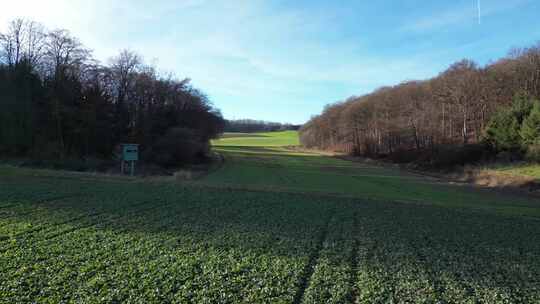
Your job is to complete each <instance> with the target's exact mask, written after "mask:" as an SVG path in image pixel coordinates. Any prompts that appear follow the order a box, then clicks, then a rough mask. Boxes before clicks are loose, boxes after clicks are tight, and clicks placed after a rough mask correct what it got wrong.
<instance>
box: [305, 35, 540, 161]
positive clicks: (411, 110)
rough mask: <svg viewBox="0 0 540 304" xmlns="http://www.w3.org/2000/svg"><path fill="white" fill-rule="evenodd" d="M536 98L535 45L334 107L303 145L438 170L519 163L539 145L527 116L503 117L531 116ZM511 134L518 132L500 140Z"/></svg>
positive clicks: (539, 55)
mask: <svg viewBox="0 0 540 304" xmlns="http://www.w3.org/2000/svg"><path fill="white" fill-rule="evenodd" d="M539 97H540V43H537V44H536V45H534V46H532V47H528V48H521V49H513V50H511V51H510V52H509V53H508V56H506V57H505V58H502V59H500V60H498V61H496V62H493V63H490V64H487V65H486V66H479V65H478V64H476V63H475V62H473V61H471V60H466V59H465V60H461V61H459V62H456V63H454V64H452V65H451V66H450V67H449V68H448V69H447V70H446V71H443V72H442V73H440V74H439V75H438V76H436V77H434V78H432V79H428V80H423V81H407V82H404V83H401V84H398V85H395V86H391V87H382V88H380V89H377V90H375V91H374V92H372V93H370V94H366V95H363V96H354V97H350V98H349V99H347V100H345V101H342V102H337V103H334V104H330V105H328V106H326V107H325V109H324V110H323V112H322V113H321V114H320V115H317V116H314V117H312V119H311V120H310V121H309V122H307V123H306V124H305V125H304V126H303V127H302V129H301V130H300V136H301V142H302V144H303V145H304V146H307V147H310V148H318V149H325V150H334V151H342V152H347V153H351V154H355V155H362V156H369V157H384V158H389V159H391V160H393V161H395V162H420V163H426V164H427V163H430V164H435V165H454V164H464V163H467V162H471V161H472V162H474V161H479V160H483V159H485V158H490V157H496V156H497V155H499V156H501V155H506V158H520V157H523V156H525V155H526V154H527V153H528V152H533V151H535V150H536V151H538V150H540V149H538V148H537V147H538V141H537V140H532V141H531V140H527V139H526V138H522V137H521V135H520V134H523V132H521V133H520V130H519V129H521V128H522V126H521V124H522V123H523V121H524V120H525V117H523V115H521V116H520V115H519V114H518V115H517V116H516V115H514V116H516V117H509V116H505V115H503V114H501V113H505V112H512V111H511V110H510V109H511V107H513V108H516V105H515V104H516V103H518V104H519V103H520V102H524V103H525V109H526V110H525V112H527V111H528V112H530V111H532V109H534V108H537V107H535V106H533V105H534V103H535V99H538V98H539ZM513 105H514V106H513ZM517 107H519V105H517ZM514 112H515V111H514ZM528 112H527V113H525V114H527V115H528ZM522 114H523V113H522ZM531 115H532V114H531ZM535 115H536V114H535ZM510 116H512V115H510ZM505 119H506V120H505ZM514 120H515V121H514ZM533 120H534V118H531V119H529V120H528V121H529V124H531V123H532V122H533ZM507 128H512V129H513V131H512V132H513V134H510V135H508V134H500V132H503V133H504V132H505V131H504V130H505V129H507ZM532 128H533V129H534V128H535V126H532ZM536 128H537V129H540V125H538V126H536ZM497 132H499V133H497ZM533 133H534V132H533ZM505 136H506V137H507V138H505ZM508 136H510V137H512V136H513V138H510V139H509V138H508ZM529 137H530V136H529ZM501 140H502V141H503V142H498V141H501ZM508 141H510V142H512V143H511V144H510V145H508V144H506V142H508Z"/></svg>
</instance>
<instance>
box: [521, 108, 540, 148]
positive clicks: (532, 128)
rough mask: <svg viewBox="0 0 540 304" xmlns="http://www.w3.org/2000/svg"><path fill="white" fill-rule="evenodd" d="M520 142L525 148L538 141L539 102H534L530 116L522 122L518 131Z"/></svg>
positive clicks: (539, 139)
mask: <svg viewBox="0 0 540 304" xmlns="http://www.w3.org/2000/svg"><path fill="white" fill-rule="evenodd" d="M520 136H521V139H522V142H523V144H524V145H526V146H530V145H533V144H538V143H539V141H540V102H538V101H534V106H533V108H532V110H531V112H530V114H529V115H528V116H527V117H526V118H525V120H523V124H522V126H521V130H520Z"/></svg>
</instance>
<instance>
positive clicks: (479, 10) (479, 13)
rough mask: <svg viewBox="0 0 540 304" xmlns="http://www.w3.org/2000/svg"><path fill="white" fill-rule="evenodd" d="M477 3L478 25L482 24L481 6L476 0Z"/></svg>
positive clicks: (478, 0)
mask: <svg viewBox="0 0 540 304" xmlns="http://www.w3.org/2000/svg"><path fill="white" fill-rule="evenodd" d="M477 3H478V25H481V24H482V6H481V3H480V0H477Z"/></svg>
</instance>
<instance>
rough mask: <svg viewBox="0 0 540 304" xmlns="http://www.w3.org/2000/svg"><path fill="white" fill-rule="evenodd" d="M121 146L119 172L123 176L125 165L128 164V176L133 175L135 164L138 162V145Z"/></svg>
mask: <svg viewBox="0 0 540 304" xmlns="http://www.w3.org/2000/svg"><path fill="white" fill-rule="evenodd" d="M121 146H122V163H121V166H120V170H121V171H122V174H124V167H125V164H126V163H129V164H130V175H131V176H133V175H135V162H136V161H138V160H139V145H138V144H121Z"/></svg>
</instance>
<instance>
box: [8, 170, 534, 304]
mask: <svg viewBox="0 0 540 304" xmlns="http://www.w3.org/2000/svg"><path fill="white" fill-rule="evenodd" d="M0 181H1V182H2V183H1V184H2V185H3V187H1V188H0V197H1V198H2V199H1V200H0V233H1V235H0V244H1V247H0V248H2V252H4V253H6V254H7V256H6V257H8V258H9V255H10V250H14V248H18V251H17V252H20V250H22V251H23V252H24V251H25V250H26V249H27V250H29V251H28V254H30V253H31V252H32V251H31V249H32V248H36V247H43V248H44V252H47V251H48V250H47V248H48V247H51V248H53V247H54V248H58V247H59V246H60V248H64V251H63V257H62V258H63V259H68V260H69V257H70V251H69V250H70V249H69V248H71V247H73V246H74V245H73V244H74V243H77V244H88V248H89V249H88V250H90V248H92V249H91V250H98V251H99V250H103V251H106V250H120V249H121V250H124V251H126V250H127V252H132V253H130V254H128V255H127V256H126V257H125V259H126V260H123V261H114V262H113V263H111V262H110V261H108V262H107V263H109V264H108V265H109V266H107V267H112V268H114V267H115V264H114V263H131V262H130V261H131V260H130V259H131V258H133V259H134V260H133V263H135V260H137V261H138V263H140V261H145V259H150V260H149V261H147V262H151V261H154V260H159V258H160V256H162V255H165V256H168V255H170V256H171V257H172V259H173V262H174V261H177V260H181V259H182V258H183V256H189V255H192V254H196V255H201V256H202V257H205V256H208V257H210V256H212V257H214V258H215V257H216V256H221V258H220V259H219V260H212V259H210V258H208V259H206V258H203V259H202V262H201V263H203V264H205V263H208V264H209V265H210V264H212V265H214V264H215V265H214V266H212V267H217V268H216V271H221V270H223V269H228V268H229V267H233V268H234V267H235V266H234V265H236V264H235V263H243V265H244V267H245V270H244V271H246V272H247V273H250V274H252V275H256V274H257V273H259V272H274V271H275V272H277V273H276V274H275V276H276V277H277V278H278V279H285V277H284V276H283V275H284V274H283V273H279V271H283V269H281V268H279V267H278V266H276V265H278V264H274V263H273V261H274V262H275V263H277V262H278V261H279V263H285V264H286V265H289V264H290V267H291V268H290V271H293V272H294V271H296V275H299V276H301V275H302V270H301V269H303V267H304V266H301V265H303V264H302V263H303V262H305V261H307V260H308V257H309V256H312V255H313V251H314V250H325V252H330V255H329V257H331V258H330V259H329V263H331V265H333V267H336V269H340V268H339V267H351V266H352V265H354V266H356V267H357V269H356V271H357V273H356V274H355V279H350V280H352V281H354V282H357V284H358V286H359V292H362V288H368V287H369V288H371V289H377V290H380V291H381V295H380V296H381V297H383V298H382V299H384V300H390V299H401V300H404V299H407V297H409V298H410V299H412V300H414V299H418V297H420V296H422V295H430V296H433V297H435V298H437V299H440V298H441V297H450V296H455V297H458V300H459V301H462V300H463V301H464V300H467V299H484V300H487V299H490V297H491V296H496V295H497V294H499V295H500V296H505V297H507V298H509V299H510V300H511V302H512V301H514V302H520V301H522V300H523V299H528V298H523V297H526V296H529V297H531V298H530V299H533V298H534V299H538V297H540V295H539V293H538V290H537V289H534V288H535V286H537V285H536V284H537V283H538V282H535V281H534V280H535V279H534V278H539V277H540V256H539V255H538V252H540V221H538V220H537V219H526V218H520V217H507V216H499V215H494V214H487V213H480V212H473V211H470V210H457V209H450V208H438V207H433V206H420V205H407V204H398V203H382V202H363V201H359V200H352V199H331V198H328V197H325V198H322V197H317V196H312V195H301V194H287V193H271V192H266V193H263V192H249V191H232V190H227V189H208V188H204V187H193V188H191V187H181V186H178V185H177V184H172V183H170V184H163V183H162V184H157V183H156V184H151V183H142V182H137V183H133V182H131V183H129V182H119V183H108V182H98V181H82V180H77V179H72V180H66V179H58V180H55V179H51V178H47V179H45V178H40V177H36V176H20V178H14V177H13V176H12V177H10V178H9V179H8V178H3V177H0ZM352 217H354V218H352ZM327 223H330V224H328V225H327ZM26 224H30V225H26ZM96 235H102V237H96ZM321 236H325V237H326V238H323V239H321ZM126 239H127V240H128V243H127V244H126V245H124V246H120V247H115V246H111V244H114V243H115V242H119V241H120V240H122V241H124V240H126ZM14 240H17V242H16V243H14V242H13V241H14ZM91 242H92V244H91V245H92V246H90V243H91ZM96 242H97V243H98V244H99V242H101V243H103V246H102V247H101V246H95V245H96ZM13 244H16V245H13ZM130 244H131V245H130ZM105 245H106V246H105ZM143 245H144V246H146V247H141V248H144V249H141V250H138V249H137V246H143ZM78 246H80V245H78ZM25 248H26V249H25ZM114 248H116V249H114ZM152 248H158V249H159V250H160V252H162V253H161V254H160V255H159V256H156V255H154V254H149V251H152V250H153V249H152ZM145 250H148V252H147V251H145ZM124 251H122V252H118V254H119V256H120V255H121V254H124ZM13 252H15V251H13ZM72 254H79V253H78V252H74V253H72ZM102 254H105V253H102ZM351 254H352V256H353V257H351ZM107 255H111V253H110V252H109V253H107ZM115 255H116V254H115V253H112V256H115ZM98 256H99V254H98ZM317 256H320V254H318V255H317ZM323 256H324V255H323ZM135 257H136V258H137V259H135ZM29 258H30V259H32V257H31V256H30V257H29ZM38 258H39V259H43V257H36V259H38ZM60 258H61V257H58V256H55V255H51V256H50V257H48V259H51V260H56V259H60ZM299 259H300V260H299ZM22 260H23V259H21V261H22ZM299 261H302V263H301V264H298V262H299ZM313 262H314V263H319V260H318V259H315V260H314V261H313ZM21 263H22V262H21ZM169 263H172V262H171V261H169ZM49 264H50V265H55V264H54V263H52V262H51V261H49ZM216 265H217V266H216ZM263 265H266V266H263ZM299 265H300V266H299ZM18 266H19V267H22V266H24V265H18ZM51 267H52V266H51ZM63 267H74V269H73V271H74V272H77V271H78V269H76V267H77V264H73V265H70V264H68V266H63ZM162 267H163V271H164V272H169V271H173V270H168V268H167V267H168V265H163V266H162ZM193 267H195V268H196V267H200V265H194V266H193ZM14 269H16V268H14ZM280 269H281V270H280ZM0 270H2V272H4V273H5V272H11V271H14V270H13V269H11V270H10V269H0ZM50 275H54V273H51V274H50ZM170 275H175V274H174V273H171V274H170ZM216 275H217V276H218V277H219V274H218V273H216V274H214V275H210V274H206V275H205V274H200V275H199V276H202V279H203V281H204V280H211V279H212V278H213V280H215V276H216ZM236 275H237V276H239V277H240V276H242V275H245V273H244V274H242V273H237V274H236ZM199 279H201V278H199ZM222 279H224V278H222ZM229 279H230V277H229V278H228V279H227V280H229ZM217 282H218V283H217V284H220V283H219V281H217ZM223 282H225V281H223ZM348 282H349V279H347V282H341V283H343V284H346V285H348V284H349V283H348ZM337 283H340V282H328V284H330V285H332V284H337ZM223 284H224V283H223ZM525 302H527V301H525Z"/></svg>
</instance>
